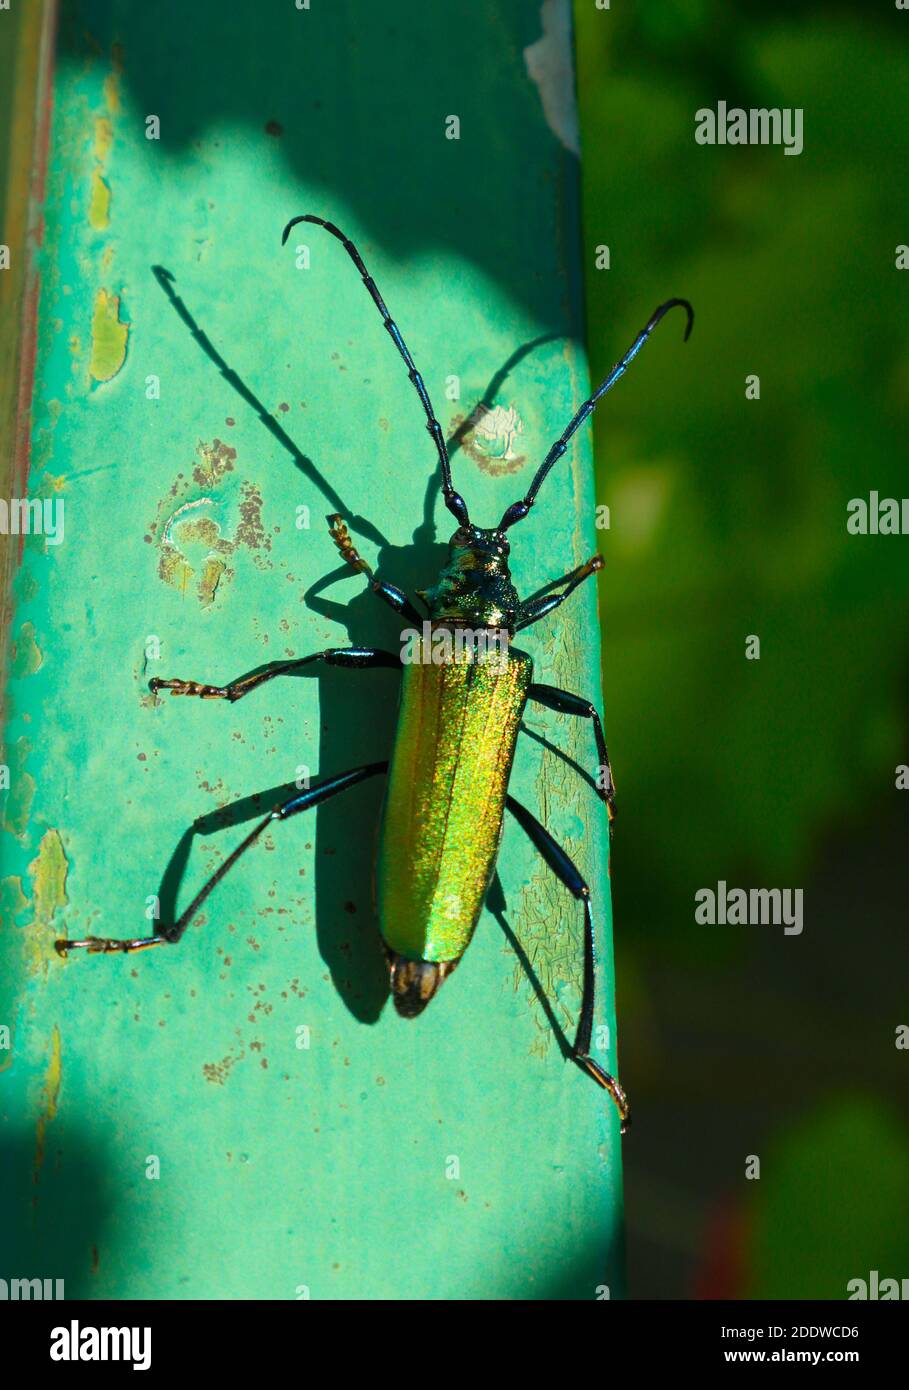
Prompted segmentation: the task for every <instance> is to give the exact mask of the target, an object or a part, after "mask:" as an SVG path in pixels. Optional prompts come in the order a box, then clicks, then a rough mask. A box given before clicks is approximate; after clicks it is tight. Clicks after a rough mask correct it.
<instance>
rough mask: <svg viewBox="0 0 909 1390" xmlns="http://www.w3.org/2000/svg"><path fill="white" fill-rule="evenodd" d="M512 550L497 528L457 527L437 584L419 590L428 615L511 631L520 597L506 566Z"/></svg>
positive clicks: (439, 618)
mask: <svg viewBox="0 0 909 1390" xmlns="http://www.w3.org/2000/svg"><path fill="white" fill-rule="evenodd" d="M509 551H510V546H509V544H508V540H507V537H506V536H505V533H504V532H503V531H501V530H500V529H499V528H498V527H490V528H489V529H486V528H483V527H481V526H473V525H471V524H468V525H466V526H459V527H458V529H457V531H455V533H454V535H453V536H452V537H451V540H450V541H449V542H448V559H447V561H446V563H445V565H444V567H443V569H442V573H441V574H440V575H439V579H438V582H437V583H436V584H434V585H433V587H432V588H431V589H423V590H421V591H420V596H421V598H424V599H425V600H426V603H427V604H428V605H429V615H430V618H431V619H434V620H437V621H444V620H445V619H450V620H452V621H460V622H465V623H470V624H471V625H473V626H475V627H494V628H508V629H509V630H510V629H511V626H512V624H513V622H514V617H515V613H516V611H517V607H518V602H519V599H518V594H517V590H516V589H515V587H514V585H513V584H512V582H511V572H510V570H509V568H508V555H509Z"/></svg>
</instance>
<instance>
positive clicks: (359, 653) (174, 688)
mask: <svg viewBox="0 0 909 1390" xmlns="http://www.w3.org/2000/svg"><path fill="white" fill-rule="evenodd" d="M311 661H324V662H325V663H326V664H327V665H328V666H344V667H346V668H348V669H349V668H354V669H357V670H360V669H362V668H364V667H376V666H383V667H391V666H400V665H401V659H400V657H397V656H395V655H394V653H393V652H383V651H380V650H379V649H378V648H377V647H329V648H328V649H327V650H326V651H324V652H313V653H312V654H311V655H310V656H301V657H297V658H296V659H295V660H294V661H272V662H270V663H269V664H268V665H267V666H263V667H262V668H261V669H260V670H258V671H251V672H250V674H249V675H247V676H240V677H239V678H238V679H237V680H235V681H231V682H230V684H229V685H205V684H203V683H202V682H200V681H183V680H162V679H161V677H160V676H153V677H152V679H151V680H150V681H149V683H148V688H149V690H151V691H152V692H153V693H154V694H157V693H158V691H159V690H169V691H170V693H171V695H198V696H199V697H200V699H202V700H230V701H234V700H242V698H243V696H244V695H248V694H249V692H250V691H251V690H255V689H256V687H257V686H259V685H264V684H265V682H266V681H270V680H274V678H275V676H290V675H294V674H295V673H296V672H297V671H299V670H300V669H301V667H303V666H308V665H309V663H310V662H311Z"/></svg>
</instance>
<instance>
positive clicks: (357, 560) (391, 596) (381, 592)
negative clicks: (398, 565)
mask: <svg viewBox="0 0 909 1390" xmlns="http://www.w3.org/2000/svg"><path fill="white" fill-rule="evenodd" d="M328 531H329V534H330V536H331V538H332V540H333V541H334V543H335V545H336V546H337V547H338V550H339V551H340V553H341V559H342V560H344V561H345V562H346V563H347V564H348V565H350V568H351V569H352V570H354V571H355V572H356V573H357V574H365V576H366V581H367V583H368V584H369V587H370V589H372V591H373V593H374V594H375V595H376V597H377V598H380V599H382V600H383V602H384V603H387V604H388V606H389V608H393V609H394V611H395V612H396V613H401V614H403V616H404V617H405V618H407V619H409V621H410V622H412V623H418V624H419V623H422V621H423V619H422V618H421V617H420V615H419V613H418V612H417V610H416V609H415V608H414V606H413V604H412V603H411V601H410V599H409V598H408V597H407V595H406V594H405V593H404V592H403V591H402V590H401V589H399V588H397V586H396V585H394V584H387V583H386V582H385V580H384V579H378V578H377V577H376V575H375V574H374V573H373V570H372V566H371V565H369V564H368V563H367V562H366V561H365V560H364V559H363V556H362V555H361V554H360V552H359V550H357V548H356V546H355V545H354V543H353V541H352V540H351V538H350V532H349V531H348V529H347V525H346V523H345V521H344V518H343V516H340V515H339V514H338V513H337V512H335V513H334V515H333V516H330V517H329V518H328Z"/></svg>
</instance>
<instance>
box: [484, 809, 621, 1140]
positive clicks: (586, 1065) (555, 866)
mask: <svg viewBox="0 0 909 1390" xmlns="http://www.w3.org/2000/svg"><path fill="white" fill-rule="evenodd" d="M505 804H506V806H507V807H508V809H509V811H510V812H511V814H512V815H513V816H514V818H515V820H516V821H517V822H518V824H519V825H520V826H521V827H522V829H523V830H524V831H525V832H526V834H527V836H528V838H529V839H530V841H531V843H532V844H533V845H534V847H535V848H536V849H538V850H539V851H540V854H541V855H542V856H543V858H544V859H545V860H546V863H547V864H548V865H549V867H550V869H552V871H553V873H554V874H555V875H556V877H557V878H560V879H561V880H562V882H563V883H564V885H565V887H566V888H567V889H568V890H569V892H570V893H572V894H573V896H574V897H575V898H577V899H578V901H579V902H580V903H581V904H582V906H583V908H584V984H583V994H582V997H581V1013H580V1017H579V1018H578V1027H577V1032H576V1033H575V1036H574V1042H573V1043H572V1044H570V1046H569V1055H570V1057H571V1060H572V1061H573V1062H575V1063H576V1064H577V1065H578V1066H579V1067H580V1068H581V1070H582V1071H583V1072H586V1074H587V1075H588V1076H589V1077H591V1078H592V1079H593V1080H594V1081H595V1082H596V1083H597V1085H598V1086H602V1087H603V1089H604V1090H605V1091H608V1092H609V1094H610V1096H611V1097H612V1099H613V1101H614V1102H615V1107H616V1109H617V1110H618V1112H619V1120H620V1123H621V1132H622V1134H624V1133H625V1131H626V1129H627V1128H628V1126H629V1124H630V1122H631V1108H630V1106H629V1104H628V1097H627V1096H626V1094H625V1091H624V1089H623V1088H622V1086H621V1085H620V1084H619V1082H618V1081H617V1080H616V1079H615V1077H614V1076H611V1075H610V1074H609V1072H608V1071H606V1070H605V1069H604V1068H603V1067H601V1066H600V1064H599V1062H595V1061H594V1059H593V1058H592V1057H591V1055H590V1044H591V1040H592V1035H593V1015H594V1009H595V1007H596V944H595V941H594V931H593V913H592V911H591V908H590V889H589V888H588V886H587V884H586V883H585V882H584V880H583V878H582V877H581V875H580V873H579V872H578V870H577V869H576V868H575V866H574V864H573V863H572V861H571V860H570V859H569V857H568V855H567V854H566V853H565V851H564V850H563V849H562V846H561V845H560V844H558V843H557V842H556V841H555V840H554V839H553V838H552V836H551V835H550V833H549V831H548V830H547V829H546V827H545V826H544V825H541V824H540V822H539V821H538V820H537V818H536V816H534V815H532V814H531V813H530V811H528V810H527V807H526V806H522V805H521V803H520V801H516V800H515V798H514V797H513V796H509V797H507V798H506V801H505ZM566 1041H567V1040H566Z"/></svg>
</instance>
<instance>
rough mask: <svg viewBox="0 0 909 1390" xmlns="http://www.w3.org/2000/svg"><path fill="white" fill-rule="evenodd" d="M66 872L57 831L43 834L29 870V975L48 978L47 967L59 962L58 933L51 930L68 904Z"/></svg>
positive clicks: (66, 863)
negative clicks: (30, 898)
mask: <svg viewBox="0 0 909 1390" xmlns="http://www.w3.org/2000/svg"><path fill="white" fill-rule="evenodd" d="M68 871H69V861H68V860H67V858H66V852H65V851H64V849H63V841H62V840H61V839H60V834H59V831H57V830H53V829H51V830H47V831H45V833H44V835H43V836H42V839H41V843H40V845H39V846H38V853H37V855H36V857H35V858H34V859H33V860H32V862H31V863H30V864H29V866H28V872H29V875H30V877H31V880H32V904H33V910H34V916H33V918H32V921H31V922H30V923H29V925H28V926H27V927H26V928H25V943H26V952H27V954H28V959H29V969H30V971H31V973H32V974H38V973H39V971H40V972H42V973H44V974H47V968H48V965H49V964H50V963H51V961H55V960H57V959H58V957H57V954H56V951H55V950H54V941H55V940H56V938H57V936H59V935H60V929H59V928H57V927H55V926H54V916H55V915H56V913H57V912H58V911H59V910H62V909H63V908H64V907H65V906H66V903H67V897H66V876H67V873H68Z"/></svg>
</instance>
